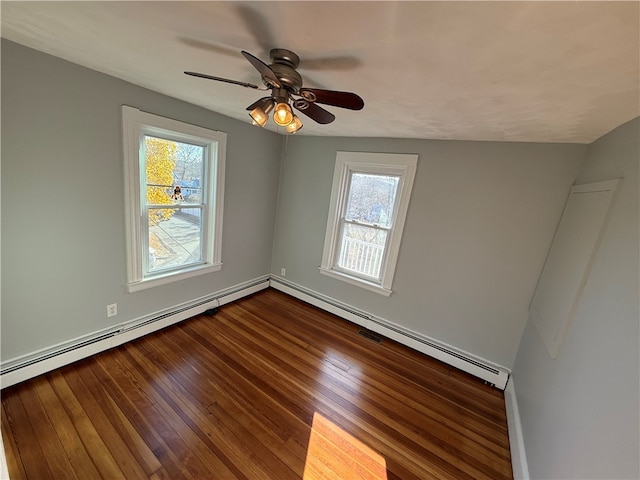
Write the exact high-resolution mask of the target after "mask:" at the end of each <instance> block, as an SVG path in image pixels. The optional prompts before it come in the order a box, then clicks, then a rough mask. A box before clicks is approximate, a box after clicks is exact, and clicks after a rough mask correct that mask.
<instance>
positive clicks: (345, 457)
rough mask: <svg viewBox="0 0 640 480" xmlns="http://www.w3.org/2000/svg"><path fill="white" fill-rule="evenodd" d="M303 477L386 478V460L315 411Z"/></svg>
mask: <svg viewBox="0 0 640 480" xmlns="http://www.w3.org/2000/svg"><path fill="white" fill-rule="evenodd" d="M302 478H303V480H331V479H335V480H337V479H340V480H352V479H358V480H387V463H386V461H385V459H384V458H383V457H382V456H381V455H380V454H379V453H377V452H375V451H374V450H372V449H371V448H370V447H368V446H367V445H365V444H364V443H362V442H361V441H360V440H358V439H356V438H354V437H353V436H351V435H350V434H348V433H347V432H345V431H344V430H342V429H341V428H340V427H338V426H337V425H336V424H334V423H333V422H331V421H330V420H328V419H326V418H325V417H323V416H322V415H320V414H319V413H318V412H315V413H314V414H313V425H312V428H311V434H310V436H309V447H308V448H307V460H306V462H305V467H304V474H303V477H302Z"/></svg>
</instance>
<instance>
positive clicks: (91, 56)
mask: <svg viewBox="0 0 640 480" xmlns="http://www.w3.org/2000/svg"><path fill="white" fill-rule="evenodd" d="M639 5H640V3H638V2H637V1H628V2H606V1H605V2H579V1H572V2H478V1H475V2H305V1H298V2H128V1H127V2H111V1H109V2H49V1H46V2H24V1H20V2H8V1H2V2H1V8H2V11H1V13H2V16H1V20H2V30H1V32H2V37H4V38H7V39H9V40H12V41H14V42H17V43H20V44H23V45H26V46H29V47H32V48H35V49H37V50H41V51H43V52H46V53H50V54H52V55H55V56H58V57H61V58H64V59H66V60H69V61H71V62H74V63H78V64H81V65H84V66H87V67H89V68H92V69H94V70H98V71H100V72H104V73H107V74H109V75H113V76H115V77H118V78H121V79H124V80H127V81H129V82H131V83H135V84H137V85H141V86H143V87H146V88H150V89H152V90H155V91H158V92H161V93H164V94H167V95H170V96H172V97H176V98H179V99H182V100H185V101H187V102H191V103H193V104H196V105H200V106H202V107H205V108H207V109H210V110H213V111H215V112H219V113H221V114H224V115H227V116H229V117H233V118H237V119H240V120H243V121H246V122H250V119H249V116H248V115H247V112H246V110H245V107H246V106H248V105H249V104H251V103H253V102H254V101H255V100H257V99H258V98H260V97H262V96H264V92H258V91H256V90H253V89H249V88H243V87H240V86H237V85H230V84H225V83H220V82H214V81H210V80H204V79H200V78H194V77H189V76H187V75H184V74H183V73H182V72H183V71H184V70H192V71H197V72H202V73H206V74H209V75H215V76H219V77H225V78H231V79H236V80H240V81H245V82H250V83H254V84H260V83H261V82H260V76H259V74H258V73H257V71H256V70H255V69H254V68H253V67H252V66H251V65H250V64H249V63H248V62H247V61H246V60H245V59H244V57H242V55H241V54H240V50H247V51H249V52H251V53H253V54H254V55H256V56H258V57H259V58H261V59H262V60H264V61H265V62H266V63H270V62H269V55H268V51H269V49H270V48H272V47H282V48H288V49H290V50H293V51H294V52H296V53H297V54H298V55H299V56H300V57H301V59H302V60H301V64H300V68H299V71H300V73H301V74H302V75H303V78H304V84H305V86H308V87H316V88H325V89H330V90H343V91H352V92H356V93H358V94H359V95H360V96H361V97H362V98H363V99H364V101H365V107H364V109H363V110H361V111H357V112H354V111H350V110H344V109H339V108H335V107H326V109H327V110H330V111H331V112H332V113H334V114H335V115H336V120H335V121H334V122H333V123H331V124H329V125H318V124H315V123H314V122H313V121H312V120H310V119H308V118H307V117H305V116H303V115H301V118H302V120H303V122H304V128H303V129H302V130H301V131H300V133H299V134H302V135H331V136H360V137H400V138H431V139H433V138H436V139H463V140H506V141H532V142H572V143H590V142H592V141H593V140H595V139H597V138H598V137H600V136H601V135H603V134H605V133H607V132H608V131H610V130H612V129H613V128H615V127H617V126H618V125H620V124H622V123H624V122H626V121H628V120H630V119H632V118H634V117H636V116H638V115H640V97H639V88H640V76H639V75H640V74H639V63H640V45H639V35H640V27H639V22H640V20H639ZM256 128H258V127H256ZM269 128H271V129H273V130H275V126H274V125H273V122H271V121H270V122H269ZM280 131H282V128H281V129H280Z"/></svg>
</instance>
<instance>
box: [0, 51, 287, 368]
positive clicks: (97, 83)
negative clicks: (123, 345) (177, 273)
mask: <svg viewBox="0 0 640 480" xmlns="http://www.w3.org/2000/svg"><path fill="white" fill-rule="evenodd" d="M229 88H233V87H229ZM1 93H2V359H3V360H4V361H6V360H8V359H11V358H14V357H16V356H19V355H23V354H28V353H31V352H34V351H36V350H38V349H41V348H45V347H49V346H52V345H55V344H57V343H59V342H63V341H67V340H70V339H73V338H75V337H78V336H81V335H84V334H88V333H92V332H95V331H98V330H100V329H103V328H106V327H109V326H111V325H114V324H117V323H120V322H123V321H126V320H131V319H134V318H138V317H140V316H144V315H147V314H150V313H153V312H156V311H159V310H161V309H163V308H168V307H171V306H174V305H177V304H180V303H183V302H187V301H189V300H193V299H195V298H198V297H201V296H203V295H207V294H209V293H212V292H215V291H218V290H220V289H223V288H225V287H229V286H232V285H236V284H238V283H241V282H244V281H247V280H250V279H252V278H256V277H259V276H261V275H266V274H269V271H270V258H271V250H272V241H273V228H274V227H273V226H274V219H275V207H276V196H277V184H278V173H279V163H280V154H281V145H282V137H281V136H279V135H276V134H274V133H271V132H268V131H265V130H261V129H259V128H255V127H252V126H251V125H249V124H246V123H242V122H238V121H236V120H232V119H229V118H227V117H223V116H221V115H218V114H215V113H213V112H210V111H207V110H204V109H201V108H198V107H195V106H194V105H190V104H187V103H184V102H180V101H178V100H175V99H173V98H169V97H166V96H163V95H160V94H158V93H155V92H152V91H149V90H145V89H143V88H140V87H137V86H134V85H131V84H129V83H126V82H123V81H121V80H118V79H115V78H113V77H110V76H107V75H103V74H100V73H98V72H95V71H92V70H88V69H86V68H82V67H79V66H77V65H74V64H71V63H68V62H65V61H63V60H60V59H57V58H54V57H51V56H48V55H45V54H42V53H39V52H37V51H35V50H31V49H28V48H25V47H22V46H19V45H17V44H14V43H11V42H9V41H6V40H2V92H1ZM123 104H127V105H131V106H134V107H137V108H140V109H141V110H144V111H148V112H151V113H155V114H158V115H163V116H166V117H171V118H174V119H177V120H181V121H184V122H188V123H193V124H196V125H200V126H204V127H208V128H211V129H214V130H220V131H223V132H226V133H227V134H228V137H227V138H228V144H227V176H226V185H225V212H224V227H223V241H222V261H223V263H224V265H223V268H222V271H220V272H217V273H213V274H210V275H206V276H200V277H196V278H192V279H189V280H185V281H182V282H180V283H178V284H173V285H168V286H163V287H157V288H153V289H149V290H145V291H141V292H137V293H132V294H128V293H125V289H124V285H125V282H126V257H125V233H124V224H125V222H124V208H125V207H124V180H123V160H122V138H121V137H122V134H121V108H120V107H121V105H123ZM110 303H118V316H117V317H113V318H109V319H107V318H106V310H105V307H106V305H107V304H110Z"/></svg>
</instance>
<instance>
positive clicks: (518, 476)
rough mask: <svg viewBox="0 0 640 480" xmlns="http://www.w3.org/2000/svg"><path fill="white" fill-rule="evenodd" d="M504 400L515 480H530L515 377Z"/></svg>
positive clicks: (510, 380) (509, 383)
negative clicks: (514, 382)
mask: <svg viewBox="0 0 640 480" xmlns="http://www.w3.org/2000/svg"><path fill="white" fill-rule="evenodd" d="M504 402H505V406H506V409H507V429H508V431H509V448H510V449H511V467H512V468H513V479H514V480H529V465H528V464H527V455H526V453H525V450H524V438H523V436H522V424H521V423H520V411H519V410H518V401H517V399H516V390H515V387H514V385H513V377H511V378H510V379H509V382H508V383H507V387H506V388H505V390H504Z"/></svg>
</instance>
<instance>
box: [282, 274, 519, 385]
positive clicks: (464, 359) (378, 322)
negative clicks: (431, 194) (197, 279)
mask: <svg viewBox="0 0 640 480" xmlns="http://www.w3.org/2000/svg"><path fill="white" fill-rule="evenodd" d="M270 285H271V287H273V288H275V289H276V290H280V291H281V292H284V293H286V294H288V295H291V296H292V297H295V298H298V299H299V300H302V301H304V302H306V303H310V304H311V305H314V306H316V307H318V308H321V309H322V310H325V311H327V312H330V313H333V314H334V315H337V316H339V317H341V318H344V319H345V320H349V321H350V322H353V323H355V324H357V325H360V326H362V327H364V328H366V329H368V330H371V331H374V332H376V333H379V334H381V335H384V336H385V337H387V338H390V339H392V340H395V341H397V342H399V343H401V344H403V345H405V346H407V347H410V348H413V349H414V350H417V351H419V352H421V353H424V354H426V355H429V356H430V357H433V358H436V359H438V360H440V361H442V362H444V363H446V364H448V365H451V366H453V367H456V368H458V369H460V370H462V371H464V372H467V373H470V374H471V375H474V376H476V377H478V378H481V379H482V380H485V381H486V382H488V383H491V384H492V385H495V386H496V387H497V388H499V389H500V390H504V388H505V386H506V384H507V380H508V378H509V370H508V369H507V368H505V367H502V366H500V365H496V364H494V363H492V362H489V361H488V360H485V359H483V358H480V357H478V356H476V355H473V354H471V353H468V352H465V351H463V350H460V349H458V348H455V347H453V346H451V345H447V344H446V343H444V342H440V341H438V340H435V339H433V338H430V337H427V336H426V335H422V334H420V333H418V332H414V331H412V330H409V329H407V328H404V327H402V326H401V325H398V324H395V323H393V322H390V321H389V320H386V319H383V318H380V317H376V316H374V315H371V314H369V313H367V312H363V311H361V310H358V309H356V308H355V307H352V306H350V305H347V304H345V303H342V302H340V301H338V300H335V299H332V298H330V297H327V296H326V295H323V294H321V293H318V292H315V291H313V290H310V289H308V288H305V287H302V286H300V285H297V284H295V283H292V282H290V281H288V280H285V279H283V278H282V277H278V276H275V275H272V276H271V280H270Z"/></svg>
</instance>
